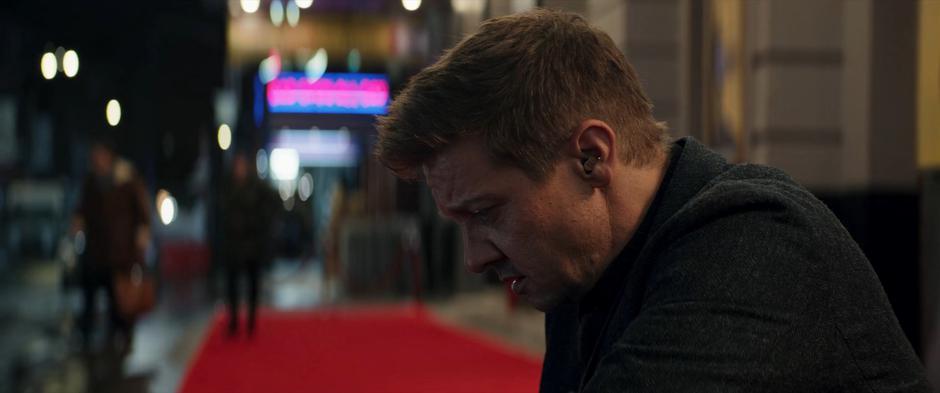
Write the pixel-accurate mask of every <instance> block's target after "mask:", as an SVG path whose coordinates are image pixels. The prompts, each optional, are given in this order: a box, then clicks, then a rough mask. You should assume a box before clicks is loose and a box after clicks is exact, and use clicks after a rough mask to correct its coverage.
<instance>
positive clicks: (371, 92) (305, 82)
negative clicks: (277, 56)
mask: <svg viewBox="0 0 940 393" xmlns="http://www.w3.org/2000/svg"><path fill="white" fill-rule="evenodd" d="M267 98H268V108H269V110H270V111H271V112H272V113H323V114H359V115H382V114H385V113H386V108H387V105H388V79H386V77H385V75H382V74H342V73H326V74H323V76H322V77H321V78H319V79H317V80H316V81H314V82H311V81H310V79H308V78H307V76H306V75H305V74H304V73H301V72H285V73H281V74H280V75H279V76H278V77H277V79H274V80H272V81H271V82H270V83H268V84H267Z"/></svg>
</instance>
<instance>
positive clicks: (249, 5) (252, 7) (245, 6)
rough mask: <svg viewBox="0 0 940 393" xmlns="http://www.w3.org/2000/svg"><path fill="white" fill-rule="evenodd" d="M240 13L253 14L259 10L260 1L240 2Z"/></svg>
mask: <svg viewBox="0 0 940 393" xmlns="http://www.w3.org/2000/svg"><path fill="white" fill-rule="evenodd" d="M241 6H242V11H245V12H247V13H249V14H253V13H255V12H256V11H258V8H261V0H241Z"/></svg>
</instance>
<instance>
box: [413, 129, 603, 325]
mask: <svg viewBox="0 0 940 393" xmlns="http://www.w3.org/2000/svg"><path fill="white" fill-rule="evenodd" d="M424 171H425V176H426V178H427V182H428V186H429V187H430V188H431V192H432V194H433V196H434V200H435V202H436V203H437V206H438V208H439V209H440V211H441V212H442V213H443V214H444V215H446V216H449V217H451V218H453V219H454V220H456V221H457V222H458V223H459V224H460V227H461V229H462V233H463V238H464V244H465V256H466V263H467V267H468V268H469V270H471V271H473V272H475V273H482V272H484V271H486V270H487V269H492V270H494V271H495V272H496V273H497V275H498V276H499V278H500V280H503V281H506V282H512V281H517V283H516V284H515V285H513V290H514V291H516V292H517V294H519V295H520V296H523V297H524V298H526V300H528V301H529V303H531V304H532V305H534V306H535V307H536V308H538V309H539V310H542V311H548V310H550V309H551V308H553V307H554V306H556V305H558V304H559V303H560V302H562V301H564V300H566V299H573V298H577V297H578V296H580V295H582V294H583V293H584V292H586V291H587V290H588V289H590V287H591V286H593V285H594V282H595V281H596V279H597V277H599V275H600V273H601V272H600V271H598V270H599V268H598V267H597V266H599V263H598V262H599V261H598V259H600V258H602V255H603V254H602V251H603V252H606V250H608V248H609V246H610V231H609V228H610V225H609V223H610V218H609V216H608V214H606V210H604V208H603V202H602V198H600V197H599V195H598V193H597V192H595V191H596V190H595V189H594V188H593V187H591V186H590V185H588V184H587V183H586V182H585V181H584V180H583V177H581V176H579V174H578V173H577V172H576V171H574V170H571V167H570V166H565V165H561V164H558V165H556V167H555V170H554V171H552V172H551V173H550V174H549V175H548V176H547V178H546V179H544V180H542V181H534V180H532V179H531V178H529V177H528V176H526V174H525V173H524V172H523V171H522V169H519V168H516V167H514V166H509V165H501V164H497V163H495V162H494V161H493V160H492V159H491V158H490V157H489V156H488V155H487V153H486V150H485V146H484V144H483V142H482V140H481V139H479V138H469V139H465V140H461V141H459V142H458V143H456V144H454V145H452V146H450V147H449V148H448V149H447V150H445V151H443V152H442V153H441V154H439V155H438V156H437V157H436V158H435V159H434V160H433V161H431V162H429V163H428V164H427V165H425V166H424Z"/></svg>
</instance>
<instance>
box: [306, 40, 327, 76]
mask: <svg viewBox="0 0 940 393" xmlns="http://www.w3.org/2000/svg"><path fill="white" fill-rule="evenodd" d="M327 62H328V58H327V55H326V49H323V48H320V49H317V53H316V54H314V55H313V57H311V58H310V60H309V61H307V65H306V66H305V67H304V72H305V73H306V74H307V80H309V81H310V83H313V82H316V81H318V80H320V78H321V77H322V76H323V74H324V73H326V64H327Z"/></svg>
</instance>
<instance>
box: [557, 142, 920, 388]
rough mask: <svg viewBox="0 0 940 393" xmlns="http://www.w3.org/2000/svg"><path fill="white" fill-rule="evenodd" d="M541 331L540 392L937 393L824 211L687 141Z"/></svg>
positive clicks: (859, 258)
mask: <svg viewBox="0 0 940 393" xmlns="http://www.w3.org/2000/svg"><path fill="white" fill-rule="evenodd" d="M546 335H547V351H546V355H545V363H544V366H543V370H542V382H541V391H542V392H556V391H559V392H568V391H590V392H767V391H772V392H927V391H930V388H929V387H928V386H927V382H926V378H925V374H924V370H923V367H922V366H921V364H920V361H919V360H918V359H917V357H916V355H915V354H914V351H913V350H912V348H911V345H910V344H909V342H908V341H907V339H906V338H905V337H904V334H903V333H902V331H901V328H900V326H899V325H898V321H897V319H896V318H895V316H894V313H893V311H892V310H891V305H890V304H889V303H888V300H887V298H886V296H885V294H884V291H883V289H882V287H881V284H880V282H879V281H878V277H877V276H876V275H875V273H874V271H873V270H872V268H871V265H870V264H869V262H868V260H867V259H866V258H865V255H864V254H863V253H862V251H861V250H860V249H859V248H858V246H857V245H856V243H855V242H854V241H853V240H852V239H851V237H850V236H849V234H848V233H847V232H846V230H845V229H844V228H843V227H842V225H841V224H840V223H839V221H838V220H837V219H836V218H835V216H833V214H832V213H831V212H830V211H829V210H828V209H827V208H826V206H824V205H823V203H822V202H820V201H819V200H818V199H816V198H815V197H813V196H812V195H811V194H810V193H809V192H808V191H807V190H805V189H804V188H802V187H800V186H799V185H797V184H796V183H794V182H793V181H792V180H791V179H790V178H789V177H787V175H786V174H784V173H783V172H781V171H779V170H776V169H773V168H769V167H764V166H758V165H730V164H728V163H727V162H725V161H724V160H723V159H722V158H721V157H720V156H719V155H717V154H715V153H713V152H711V151H709V150H708V149H706V148H705V147H703V146H702V145H701V144H699V143H697V142H696V141H694V140H692V139H688V138H686V139H682V140H679V141H677V142H676V143H675V144H674V145H673V150H672V159H671V164H670V168H669V170H668V171H667V174H666V176H665V178H664V180H663V184H662V186H661V187H660V190H659V192H658V193H657V196H656V199H655V200H654V202H653V205H652V206H651V208H650V210H649V212H648V214H647V216H646V217H645V218H644V220H643V223H642V224H641V226H640V228H639V230H638V232H637V235H635V236H634V238H633V239H631V242H630V244H629V245H628V246H627V248H626V249H625V250H624V251H623V252H622V253H621V255H620V256H619V257H618V258H617V259H616V260H615V261H614V262H612V263H611V266H610V267H609V268H608V269H607V270H606V271H605V273H604V276H603V277H602V278H601V280H600V281H599V282H598V283H597V285H596V286H595V287H594V288H593V289H592V290H591V292H590V293H589V294H588V295H587V296H586V297H585V298H584V299H582V300H581V302H579V303H577V304H565V305H562V306H560V307H559V308H558V309H556V310H553V311H551V312H549V313H548V314H546Z"/></svg>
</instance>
